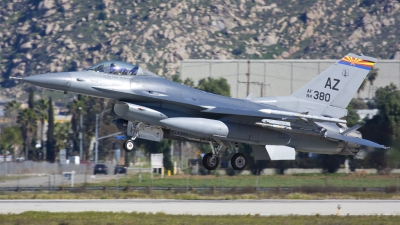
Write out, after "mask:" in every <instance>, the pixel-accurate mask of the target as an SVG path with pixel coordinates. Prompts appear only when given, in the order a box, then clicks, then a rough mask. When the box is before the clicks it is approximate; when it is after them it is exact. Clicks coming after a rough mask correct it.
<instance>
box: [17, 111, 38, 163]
mask: <svg viewBox="0 0 400 225" xmlns="http://www.w3.org/2000/svg"><path fill="white" fill-rule="evenodd" d="M36 119H37V118H36V113H35V111H33V110H32V109H30V108H26V109H23V110H21V111H20V112H19V114H18V118H17V122H18V124H19V125H20V129H21V133H22V139H23V140H24V153H25V159H28V154H29V146H30V144H31V142H32V138H33V135H34V132H35V129H36V126H37V124H36Z"/></svg>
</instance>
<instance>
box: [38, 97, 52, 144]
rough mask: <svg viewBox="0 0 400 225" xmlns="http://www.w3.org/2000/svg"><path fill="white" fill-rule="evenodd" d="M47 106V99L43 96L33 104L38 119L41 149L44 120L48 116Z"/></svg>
mask: <svg viewBox="0 0 400 225" xmlns="http://www.w3.org/2000/svg"><path fill="white" fill-rule="evenodd" d="M48 108H49V101H48V100H47V99H45V98H41V99H40V100H39V101H37V102H36V104H35V111H36V114H37V117H38V119H39V120H40V146H41V147H40V149H41V150H43V147H44V135H43V132H44V122H45V121H46V120H47V118H48Z"/></svg>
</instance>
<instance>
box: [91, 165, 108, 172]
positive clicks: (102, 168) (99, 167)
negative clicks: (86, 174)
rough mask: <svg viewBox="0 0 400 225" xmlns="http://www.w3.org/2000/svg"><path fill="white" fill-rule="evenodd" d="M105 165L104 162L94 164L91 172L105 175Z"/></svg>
mask: <svg viewBox="0 0 400 225" xmlns="http://www.w3.org/2000/svg"><path fill="white" fill-rule="evenodd" d="M107 169H108V168H107V166H106V165H105V164H96V165H95V166H94V171H93V174H94V175H96V174H97V173H104V174H105V175H107Z"/></svg>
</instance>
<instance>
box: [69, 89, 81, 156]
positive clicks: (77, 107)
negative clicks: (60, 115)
mask: <svg viewBox="0 0 400 225" xmlns="http://www.w3.org/2000/svg"><path fill="white" fill-rule="evenodd" d="M84 98H85V96H82V95H78V98H77V99H74V100H73V101H72V102H70V103H68V105H67V108H68V113H67V114H68V115H72V117H71V129H72V133H73V134H74V136H73V137H72V138H73V139H72V142H73V146H74V150H73V151H79V120H80V114H81V113H82V114H83V115H84V114H85V110H84V108H85V101H84Z"/></svg>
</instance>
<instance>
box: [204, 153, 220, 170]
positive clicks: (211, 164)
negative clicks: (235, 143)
mask: <svg viewBox="0 0 400 225" xmlns="http://www.w3.org/2000/svg"><path fill="white" fill-rule="evenodd" d="M218 164H219V159H218V157H217V156H215V157H213V154H212V153H207V154H205V155H204V157H203V166H204V168H206V169H208V170H215V169H216V168H217V167H218Z"/></svg>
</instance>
